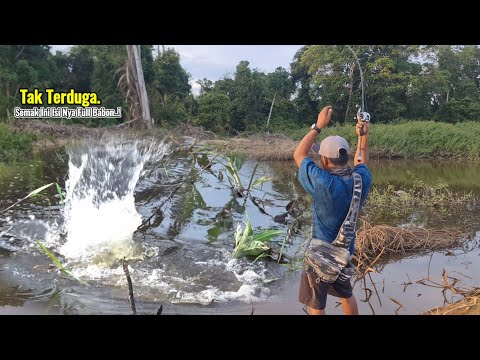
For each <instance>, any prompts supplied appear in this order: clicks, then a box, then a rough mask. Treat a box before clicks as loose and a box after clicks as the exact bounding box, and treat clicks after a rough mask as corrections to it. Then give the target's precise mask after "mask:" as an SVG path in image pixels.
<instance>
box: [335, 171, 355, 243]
mask: <svg viewBox="0 0 480 360" xmlns="http://www.w3.org/2000/svg"><path fill="white" fill-rule="evenodd" d="M352 176H353V196H352V201H351V202H350V209H348V214H347V217H346V218H345V220H344V221H343V224H342V226H340V231H339V232H338V235H337V237H336V239H335V240H334V241H333V242H332V244H333V245H336V246H339V247H342V248H345V249H348V248H349V247H350V243H351V241H352V240H353V239H354V238H355V230H356V225H357V217H358V211H359V210H360V199H361V196H362V177H361V176H360V174H358V173H355V172H354V173H352Z"/></svg>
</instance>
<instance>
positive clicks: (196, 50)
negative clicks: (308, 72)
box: [51, 45, 302, 94]
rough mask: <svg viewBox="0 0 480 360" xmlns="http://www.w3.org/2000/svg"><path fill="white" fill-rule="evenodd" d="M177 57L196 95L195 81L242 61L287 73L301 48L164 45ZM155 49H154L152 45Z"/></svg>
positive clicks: (217, 76) (221, 73) (231, 69)
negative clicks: (174, 52) (172, 49)
mask: <svg viewBox="0 0 480 360" xmlns="http://www.w3.org/2000/svg"><path fill="white" fill-rule="evenodd" d="M51 46H52V51H53V52H55V51H57V50H59V51H68V49H69V48H70V45H51ZM165 46H166V47H173V48H174V49H175V50H176V51H177V52H178V53H179V54H180V63H181V64H182V66H183V67H184V68H185V70H186V71H187V72H188V73H190V75H191V80H190V84H191V85H192V92H193V93H194V94H198V92H199V90H200V86H199V85H198V84H196V83H195V81H196V80H199V79H203V78H207V79H209V80H212V81H216V80H218V79H221V78H222V77H223V76H224V75H232V74H233V73H234V72H235V68H236V66H237V65H238V63H239V62H240V61H242V60H247V61H249V62H250V68H251V69H258V70H259V71H264V72H272V71H274V70H275V69H276V68H277V67H278V66H282V67H284V68H286V69H287V70H290V62H291V61H292V60H293V55H295V53H296V51H297V50H298V49H300V48H301V47H302V46H301V45H165ZM154 48H155V49H156V46H154Z"/></svg>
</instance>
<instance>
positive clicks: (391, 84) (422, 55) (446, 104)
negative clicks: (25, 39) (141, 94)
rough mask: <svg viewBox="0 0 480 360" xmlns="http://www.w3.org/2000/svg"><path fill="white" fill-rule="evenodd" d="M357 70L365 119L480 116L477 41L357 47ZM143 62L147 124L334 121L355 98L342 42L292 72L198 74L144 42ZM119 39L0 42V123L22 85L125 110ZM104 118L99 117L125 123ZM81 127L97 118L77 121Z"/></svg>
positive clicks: (302, 59) (240, 127)
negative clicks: (194, 79) (66, 45)
mask: <svg viewBox="0 0 480 360" xmlns="http://www.w3.org/2000/svg"><path fill="white" fill-rule="evenodd" d="M352 48H353V51H354V52H355V53H356V54H357V57H358V59H359V62H360V64H361V67H362V69H363V72H364V78H365V91H366V105H367V111H368V112H370V114H371V115H372V121H373V122H378V123H391V122H397V121H400V120H436V121H444V122H450V123H453V122H459V121H467V120H470V121H480V48H479V47H478V46H475V45H469V46H458V45H429V46H420V45H355V46H352ZM140 50H141V51H140V53H141V65H142V68H143V76H144V79H145V85H146V90H147V94H148V99H149V103H150V113H151V116H152V117H153V119H154V124H155V126H175V125H179V124H184V123H189V124H193V125H201V126H203V127H205V128H206V129H208V130H211V131H214V132H217V133H224V134H236V133H239V132H244V131H253V132H255V131H262V130H282V129H287V128H289V129H291V128H292V127H304V126H306V125H310V124H311V123H313V121H314V119H315V118H316V116H317V114H318V111H319V109H321V108H322V107H323V106H325V105H326V104H331V105H333V106H334V109H335V114H334V117H333V120H334V121H335V123H340V124H341V123H345V122H348V121H353V119H354V117H355V114H356V112H357V109H358V106H359V105H360V103H361V86H360V74H359V70H358V64H357V63H356V61H355V58H354V57H353V55H352V53H351V51H350V50H349V49H348V47H347V46H344V45H308V46H303V47H302V48H300V49H299V50H298V51H297V53H296V54H295V55H294V57H293V59H292V62H291V69H290V71H289V70H287V69H285V68H282V67H278V68H276V70H275V71H273V72H270V73H265V72H261V71H259V70H257V69H252V68H251V66H250V64H249V62H248V61H240V63H239V64H238V65H237V67H236V69H235V72H234V73H233V74H231V75H225V76H224V77H223V78H222V79H220V80H217V81H212V80H209V79H206V78H205V79H202V80H199V81H198V84H199V85H200V94H199V95H198V96H194V95H193V94H192V91H191V85H190V84H189V79H190V75H189V74H188V73H187V71H186V70H185V69H184V68H183V67H182V66H181V64H180V56H179V54H178V53H177V52H176V51H175V49H172V48H166V49H165V48H164V47H162V48H160V47H159V46H152V45H142V46H141V47H140ZM126 58H127V50H126V47H125V46H124V45H74V46H72V47H71V48H70V50H69V52H68V53H62V52H56V53H55V54H52V53H51V51H50V47H49V46H48V45H0V120H3V121H6V120H8V119H9V118H11V117H12V112H13V107H14V106H18V105H20V96H19V89H20V88H29V89H34V88H39V89H45V88H55V90H56V91H69V90H70V89H72V88H73V89H75V90H76V91H78V92H90V91H94V92H96V93H97V94H98V96H99V98H100V99H101V100H102V106H105V107H106V108H116V107H117V106H121V107H123V108H124V109H128V107H129V104H128V102H127V100H126V96H125V93H124V92H122V91H121V86H119V81H120V79H121V77H122V75H123V74H124V71H125V66H126ZM129 116H130V114H129V113H128V111H125V112H124V116H123V118H122V119H105V120H104V121H102V122H100V124H118V123H122V122H127V121H129V120H130V119H129ZM75 122H83V123H85V124H86V125H89V126H97V125H98V124H99V121H98V120H91V121H86V120H85V119H83V120H80V119H77V120H75Z"/></svg>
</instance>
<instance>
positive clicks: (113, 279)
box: [0, 140, 480, 315]
mask: <svg viewBox="0 0 480 360" xmlns="http://www.w3.org/2000/svg"><path fill="white" fill-rule="evenodd" d="M187 145H188V142H187ZM185 147H188V146H185V144H182V145H172V144H166V143H162V142H154V143H151V142H146V141H140V142H138V141H137V142H131V141H119V140H115V141H114V140H108V141H105V142H103V143H98V144H96V143H89V144H83V145H82V144H80V145H75V146H69V148H68V150H65V149H64V148H58V149H54V150H48V151H42V152H40V153H39V154H38V155H37V156H36V158H35V159H34V160H32V161H30V162H24V163H21V164H17V165H9V166H3V165H0V194H1V196H0V210H1V209H4V208H6V207H8V206H10V205H11V204H13V203H15V202H16V201H18V200H19V199H21V198H23V197H24V196H26V195H27V194H28V193H29V192H31V191H32V190H34V189H36V188H38V187H40V186H42V185H45V184H48V183H50V182H58V183H59V184H60V185H61V187H62V189H63V190H64V192H65V191H66V197H65V199H64V202H63V203H61V198H60V196H59V195H58V194H57V192H56V190H55V189H54V187H51V188H48V189H47V190H45V191H44V192H42V195H37V196H35V197H31V198H29V199H27V200H25V201H23V202H21V203H20V204H19V205H17V206H14V207H13V208H12V209H11V210H8V211H6V212H3V213H0V313H1V314H30V313H31V314H129V313H130V304H129V302H128V289H127V283H126V279H125V275H124V272H123V269H122V265H121V261H120V260H121V258H123V257H124V256H126V257H127V259H128V260H129V267H130V273H131V278H132V281H133V287H134V294H135V299H136V303H137V311H138V313H140V314H155V313H156V311H157V309H158V308H159V307H160V305H162V306H163V312H164V314H250V313H251V312H252V308H254V313H255V314H304V312H303V310H302V306H301V304H299V303H298V302H297V291H298V283H299V270H298V268H295V267H293V266H289V265H288V264H277V263H276V262H273V261H263V260H261V261H257V262H255V263H252V260H251V259H245V258H240V259H232V258H231V253H232V251H233V246H234V232H235V229H236V227H237V224H239V223H242V222H244V221H245V219H246V215H247V214H248V217H249V218H250V221H251V223H252V227H253V229H254V231H261V230H264V229H267V228H268V229H280V230H283V231H286V230H287V226H288V223H290V222H291V221H292V219H291V218H290V217H287V224H282V223H278V222H275V221H274V220H273V218H274V217H275V216H277V215H282V214H284V213H285V207H286V205H287V204H288V203H289V202H290V201H291V200H292V199H294V198H296V197H297V196H299V195H300V196H301V195H302V194H304V192H303V189H302V188H301V186H300V185H299V183H298V181H297V180H296V168H295V166H294V164H293V162H292V163H288V162H260V163H259V164H258V166H257V170H256V174H255V177H254V179H256V178H258V177H260V176H271V177H272V178H273V180H272V181H269V182H265V183H264V184H263V185H262V186H261V187H257V188H255V189H254V190H253V191H252V195H253V196H254V197H255V198H256V199H257V201H259V200H260V203H261V205H262V206H263V208H264V210H265V211H264V212H267V214H268V215H266V214H265V213H264V212H262V211H260V210H259V208H258V207H257V206H255V205H254V204H253V203H252V202H251V200H250V199H247V200H245V199H244V198H238V197H235V196H234V195H233V194H232V191H231V190H230V187H229V185H228V182H227V180H226V177H227V175H226V171H225V168H224V166H223V165H222V164H221V162H223V163H225V162H226V159H225V158H224V157H222V156H217V157H216V158H215V159H214V160H213V166H212V167H211V168H210V169H209V170H208V171H201V168H202V167H203V163H202V161H200V160H201V159H202V158H205V157H208V158H209V159H213V158H214V155H212V154H208V153H206V152H205V150H204V149H201V148H194V149H195V150H196V152H197V153H196V155H195V156H192V155H191V152H188V151H184V150H182V148H185ZM199 159H200V160H199ZM256 165H257V163H256V162H255V161H252V160H249V161H247V162H246V164H245V165H244V166H243V167H242V168H241V171H240V178H241V181H242V183H243V184H244V186H246V185H247V184H248V183H249V180H250V177H251V174H252V172H253V170H254V168H255V167H256ZM369 165H370V168H371V170H372V173H373V178H374V183H375V184H374V186H377V187H379V188H381V187H385V186H387V184H392V185H394V186H395V187H396V188H398V189H405V190H406V189H408V187H410V186H412V176H411V175H409V173H411V174H414V176H415V177H416V178H417V179H420V180H421V181H423V182H425V184H428V185H433V184H435V182H436V181H438V179H442V180H443V181H445V182H446V183H448V184H449V187H450V188H451V189H452V190H453V191H455V192H469V191H472V192H474V193H477V194H478V193H479V192H480V188H479V186H480V185H479V184H480V183H479V182H478V180H477V179H478V178H479V176H480V164H474V163H463V162H459V161H456V162H438V161H427V160H423V161H411V160H410V161H404V160H392V161H383V160H382V161H371V163H370V164H369ZM220 173H222V175H221V176H219V174H220ZM186 179H188V181H185V180H186ZM182 182H185V183H184V185H183V186H181V187H180V188H179V189H178V191H176V192H175V193H174V194H171V193H172V190H173V189H176V187H177V185H178V184H180V183H182ZM160 205H162V207H161V208H162V210H161V212H156V209H157V208H158V207H159V206H160ZM466 211H467V210H466ZM471 211H473V212H475V213H476V212H478V209H472V210H471ZM152 214H156V215H153V217H152V218H151V220H150V221H149V222H148V223H145V224H144V226H142V227H141V229H139V230H137V231H135V229H136V228H137V227H138V226H139V225H140V224H142V222H143V221H144V220H145V219H147V218H149V217H151V216H152ZM463 219H468V221H469V222H470V224H469V225H470V228H474V229H477V230H479V231H480V222H479V223H475V221H476V220H475V219H478V216H472V214H470V213H469V214H462V213H457V214H454V215H452V218H451V222H452V223H455V222H457V221H458V222H461V221H463ZM386 221H387V223H388V219H387V220H386ZM472 222H473V223H472ZM305 227H307V226H305ZM35 240H39V241H42V242H43V243H44V244H45V245H46V246H48V247H49V248H50V249H51V250H52V251H53V252H54V253H55V254H56V256H57V257H58V259H59V260H60V261H62V263H63V264H64V265H65V266H66V267H67V268H68V269H69V270H71V271H72V273H73V274H74V275H75V276H77V277H79V278H81V279H82V280H84V281H86V282H87V283H88V286H87V285H85V284H82V283H79V282H77V281H75V280H74V279H71V278H68V277H66V276H64V275H61V274H60V273H59V272H58V270H57V268H56V267H55V266H53V265H52V261H51V260H50V259H49V258H48V257H47V256H46V255H45V254H44V253H43V252H42V251H41V250H40V249H39V246H38V245H37V243H36V242H35ZM276 240H278V241H281V240H282V237H281V236H280V237H279V238H278V239H276ZM292 240H293V241H292V244H289V245H288V246H287V247H286V252H287V254H288V255H290V256H294V255H295V254H296V253H297V250H298V247H299V246H300V245H301V244H302V242H303V240H304V236H302V235H301V234H299V235H296V236H293V238H292ZM479 242H480V233H477V236H476V237H475V238H474V240H473V241H471V242H470V243H469V245H468V246H467V247H465V248H463V249H452V250H451V251H441V252H435V253H424V254H410V255H409V256H406V257H403V258H392V259H389V261H388V262H386V263H385V264H384V265H383V266H382V268H381V271H380V272H379V273H373V274H371V277H367V278H366V282H365V283H364V282H363V281H362V282H357V283H356V284H355V287H354V294H355V295H356V298H357V300H358V303H359V309H360V312H361V313H362V314H372V313H375V314H395V313H396V312H397V313H398V314H401V315H402V314H418V313H420V312H422V311H425V310H428V309H430V308H432V307H434V306H437V305H443V304H444V302H445V301H454V300H457V299H459V297H458V296H456V295H453V294H451V293H448V292H447V293H446V294H445V296H444V294H443V293H442V289H440V288H436V287H432V286H427V285H425V283H423V284H422V283H421V282H420V283H417V281H419V280H421V279H424V278H426V277H429V278H430V279H431V280H433V281H435V282H438V283H441V281H442V280H441V278H442V272H443V270H444V269H445V270H446V271H447V272H448V273H449V274H450V276H451V277H454V278H456V279H458V283H457V285H458V284H460V285H461V286H465V287H469V286H478V284H479V283H480V261H479V260H480V258H479V256H480V250H479V248H478V243H479ZM430 285H431V284H430ZM366 288H367V290H365V289H366ZM370 290H371V291H372V295H371V297H370V298H369V299H368V300H369V301H367V302H364V301H363V300H366V299H367V297H368V296H367V295H369V292H370ZM336 300H337V299H336V298H333V297H329V299H328V304H327V312H328V313H331V314H340V313H341V308H340V307H338V303H337V301H336ZM399 304H401V305H402V307H400V306H399ZM399 307H400V308H399Z"/></svg>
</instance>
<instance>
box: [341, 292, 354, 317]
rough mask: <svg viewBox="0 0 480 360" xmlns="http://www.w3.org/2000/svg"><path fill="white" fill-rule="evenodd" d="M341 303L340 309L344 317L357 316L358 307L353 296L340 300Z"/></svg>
mask: <svg viewBox="0 0 480 360" xmlns="http://www.w3.org/2000/svg"><path fill="white" fill-rule="evenodd" d="M340 301H341V302H342V309H343V313H344V314H345V315H358V306H357V300H356V299H355V296H353V295H352V296H351V297H349V298H340Z"/></svg>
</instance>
